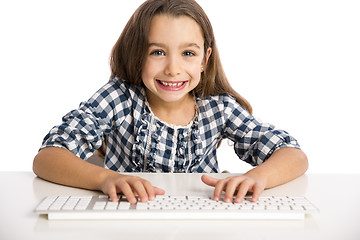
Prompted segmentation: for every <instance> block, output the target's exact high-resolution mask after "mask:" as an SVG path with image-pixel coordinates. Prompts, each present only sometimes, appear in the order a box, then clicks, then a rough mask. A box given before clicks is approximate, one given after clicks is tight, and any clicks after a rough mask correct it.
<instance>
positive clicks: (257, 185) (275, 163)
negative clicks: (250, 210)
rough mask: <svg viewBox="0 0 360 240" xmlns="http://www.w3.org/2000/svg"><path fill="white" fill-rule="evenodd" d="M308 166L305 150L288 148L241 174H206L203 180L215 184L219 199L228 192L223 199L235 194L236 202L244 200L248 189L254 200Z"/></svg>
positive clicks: (230, 198) (303, 170)
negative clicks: (212, 175) (228, 175)
mask: <svg viewBox="0 0 360 240" xmlns="http://www.w3.org/2000/svg"><path fill="white" fill-rule="evenodd" d="M307 168H308V160H307V157H306V155H305V153H304V152H303V151H301V150H300V149H297V148H292V147H285V148H281V149H278V150H277V151H275V152H274V153H273V154H272V155H271V157H270V158H269V159H268V160H266V161H265V162H264V163H262V164H261V165H259V166H257V167H255V168H253V169H252V170H250V171H248V172H247V173H245V174H244V175H242V176H236V177H228V178H225V179H216V178H213V177H210V176H206V175H203V176H202V178H201V179H202V181H203V182H204V183H205V184H207V185H209V186H213V187H215V190H214V199H215V200H219V199H220V196H221V193H222V191H225V196H224V201H225V202H230V201H232V198H233V196H234V194H235V193H236V191H237V193H236V198H235V202H237V203H238V202H241V201H242V200H243V199H244V197H245V195H246V193H247V192H249V191H250V192H253V195H252V201H253V202H255V201H257V200H258V198H259V196H260V194H261V193H262V192H263V191H264V189H266V188H272V187H275V186H278V185H281V184H283V183H286V182H289V181H291V180H293V179H295V178H297V177H299V176H301V175H303V174H304V173H305V172H306V170H307Z"/></svg>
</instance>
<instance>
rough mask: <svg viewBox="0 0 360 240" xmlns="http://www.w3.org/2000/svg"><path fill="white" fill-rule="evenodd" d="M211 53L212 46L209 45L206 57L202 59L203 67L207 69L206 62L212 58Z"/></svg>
mask: <svg viewBox="0 0 360 240" xmlns="http://www.w3.org/2000/svg"><path fill="white" fill-rule="evenodd" d="M211 53H212V48H210V47H209V48H208V49H207V50H206V52H205V56H204V59H203V61H202V63H201V67H202V68H203V69H205V67H206V64H207V63H208V60H209V58H210V56H211Z"/></svg>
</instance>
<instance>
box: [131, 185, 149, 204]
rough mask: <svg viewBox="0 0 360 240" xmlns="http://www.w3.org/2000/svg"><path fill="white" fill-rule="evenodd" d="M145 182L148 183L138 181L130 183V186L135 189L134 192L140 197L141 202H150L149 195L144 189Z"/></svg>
mask: <svg viewBox="0 0 360 240" xmlns="http://www.w3.org/2000/svg"><path fill="white" fill-rule="evenodd" d="M145 182H146V181H140V180H136V181H134V182H131V183H129V184H130V186H131V187H132V188H133V190H134V191H135V192H136V193H137V194H138V195H139V198H140V202H147V201H148V200H149V197H148V193H147V191H146V189H145V187H144V183H145ZM150 186H151V184H150ZM151 187H152V186H151Z"/></svg>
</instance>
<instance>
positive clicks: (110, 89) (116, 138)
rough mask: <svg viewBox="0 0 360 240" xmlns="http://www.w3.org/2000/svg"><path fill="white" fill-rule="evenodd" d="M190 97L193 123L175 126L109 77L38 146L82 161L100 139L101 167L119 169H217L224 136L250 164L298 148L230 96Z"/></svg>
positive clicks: (140, 92) (137, 92)
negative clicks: (65, 152) (59, 149)
mask: <svg viewBox="0 0 360 240" xmlns="http://www.w3.org/2000/svg"><path fill="white" fill-rule="evenodd" d="M195 99H196V105H197V111H196V116H195V117H194V119H193V121H192V122H191V123H190V124H189V125H187V126H174V125H171V124H167V123H165V122H163V121H161V120H159V119H158V118H157V117H156V116H154V114H153V113H152V112H151V109H150V107H149V105H148V103H147V100H146V96H145V90H144V89H143V88H142V87H135V86H131V85H129V84H128V83H126V82H125V81H122V80H118V79H115V78H114V79H110V81H109V82H108V83H107V84H106V85H104V86H103V87H102V88H101V89H100V90H98V91H97V92H96V93H95V94H94V95H93V96H92V97H91V98H90V99H89V100H88V101H87V102H83V103H81V104H80V106H79V108H78V109H77V110H73V111H71V112H70V113H68V114H67V115H65V116H64V117H63V122H62V124H61V125H59V126H56V127H54V128H53V129H52V130H51V131H50V132H49V133H48V134H47V135H46V137H45V139H44V141H43V144H42V146H41V148H44V147H49V146H56V147H62V148H66V149H68V150H70V151H71V152H73V153H74V154H75V155H77V156H78V157H80V158H82V159H87V158H89V157H90V156H91V155H92V154H93V153H94V151H95V150H96V149H98V148H100V147H101V145H102V142H103V141H104V140H105V141H106V156H105V167H106V168H109V169H112V170H114V171H118V172H141V171H148V172H219V167H218V163H217V158H216V149H217V146H218V143H219V141H220V140H221V139H223V138H227V139H230V140H231V141H233V142H234V150H235V152H236V154H237V155H238V157H239V158H240V159H241V160H244V161H246V162H247V163H249V164H251V165H253V166H256V165H259V164H261V163H262V162H264V161H265V160H266V159H268V158H269V157H270V156H271V154H272V153H273V152H274V151H276V150H277V149H279V148H282V147H296V148H299V145H298V143H297V141H296V139H294V138H293V137H291V136H290V135H289V134H288V133H287V132H285V131H283V130H279V129H276V128H275V127H274V126H272V125H270V124H266V123H262V122H260V121H259V120H257V119H255V118H254V117H253V116H252V115H250V114H249V113H248V112H247V111H246V110H244V108H243V107H242V106H241V105H240V104H238V103H237V102H236V100H235V99H234V98H232V97H230V96H229V95H225V94H224V95H219V96H210V97H204V98H198V97H196V98H195Z"/></svg>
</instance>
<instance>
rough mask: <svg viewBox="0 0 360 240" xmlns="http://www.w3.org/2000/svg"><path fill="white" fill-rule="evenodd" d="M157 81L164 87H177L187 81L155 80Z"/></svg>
mask: <svg viewBox="0 0 360 240" xmlns="http://www.w3.org/2000/svg"><path fill="white" fill-rule="evenodd" d="M157 82H158V83H160V84H161V85H163V86H165V87H171V88H178V87H181V86H182V85H184V84H185V83H186V82H187V81H177V82H167V81H161V80H157Z"/></svg>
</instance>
